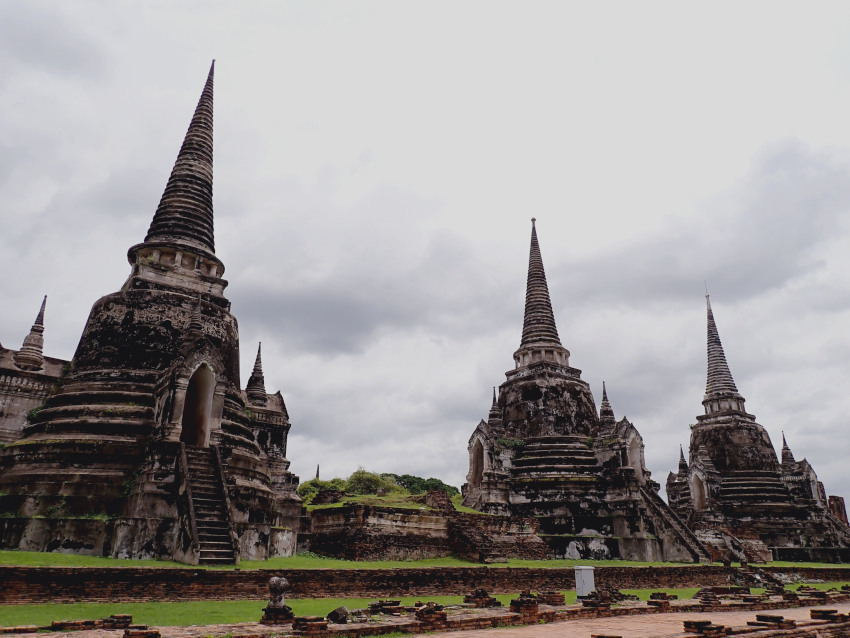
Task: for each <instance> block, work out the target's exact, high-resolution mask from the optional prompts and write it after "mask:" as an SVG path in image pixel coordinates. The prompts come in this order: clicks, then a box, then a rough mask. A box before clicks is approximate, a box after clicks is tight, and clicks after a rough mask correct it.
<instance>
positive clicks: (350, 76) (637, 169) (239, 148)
mask: <svg viewBox="0 0 850 638" xmlns="http://www.w3.org/2000/svg"><path fill="white" fill-rule="evenodd" d="M848 31H850V4H848V3H846V2H834V3H828V2H806V3H802V2H791V3H789V2H777V1H776V0H771V1H769V2H752V1H750V2H711V3H695V2H687V3H686V2H679V1H676V2H649V1H644V2H632V1H629V2H604V3H591V2H564V1H559V2H552V3H544V2H530V3H520V2H515V3H499V2H494V1H492V0H487V1H484V2H435V1H430V2H419V3H414V2H397V1H391V2H385V3H384V2H357V3H353V2H313V1H311V2H279V1H275V2H246V3H239V4H238V8H237V4H236V3H232V2H211V1H209V0H204V1H203V2H201V1H197V2H173V1H171V0H168V1H165V0H163V1H159V2H156V1H146V2H121V3H117V2H107V1H102V2H95V1H92V0H75V1H74V2H65V1H59V0H57V1H55V2H38V1H33V0H26V1H18V0H4V1H3V2H0V215H2V217H0V219H2V227H0V272H2V273H3V275H2V276H0V342H2V344H3V345H4V346H5V347H10V348H19V347H20V344H21V342H22V340H23V338H24V336H25V335H26V334H27V331H28V330H29V327H30V325H31V324H32V321H33V319H34V317H35V314H36V312H37V310H38V306H39V303H40V301H41V296H42V295H43V294H47V295H49V300H48V306H47V317H46V324H47V331H46V335H45V350H46V354H49V355H51V356H55V357H60V358H71V356H72V355H73V353H74V349H75V348H76V345H77V342H78V340H79V337H80V334H81V333H82V329H83V326H84V325H85V321H86V318H87V315H88V312H89V309H90V308H91V306H92V304H93V303H94V302H95V301H96V300H97V299H98V298H99V297H101V296H103V295H106V294H109V293H112V292H114V291H116V290H118V289H119V288H120V286H121V284H122V283H123V282H124V280H125V279H126V277H127V274H128V273H129V265H128V264H127V261H126V251H127V248H129V247H130V246H131V245H133V244H135V243H138V242H139V241H141V240H142V239H143V238H144V235H145V232H146V230H147V227H148V225H149V223H150V220H151V217H152V215H153V213H154V211H155V209H156V205H157V203H158V201H159V197H160V195H161V193H162V189H163V187H164V186H165V182H166V179H167V177H168V174H169V172H170V170H171V167H172V165H173V162H174V159H175V157H176V154H177V151H178V149H179V147H180V144H181V142H182V139H183V135H184V133H185V130H186V127H187V126H188V123H189V120H190V118H191V115H192V112H193V109H194V107H195V104H196V102H197V99H198V97H199V95H200V92H201V89H202V88H203V84H204V80H205V78H206V73H207V70H208V68H209V63H210V60H211V59H212V58H215V59H216V76H215V215H216V249H217V255H218V256H219V257H220V258H221V259H222V261H223V262H224V264H225V266H226V268H227V271H226V273H225V278H226V279H228V280H229V282H230V286H229V288H228V289H227V291H226V292H227V296H228V298H229V299H230V300H231V301H232V302H233V312H234V314H235V315H236V317H237V319H238V320H239V324H240V330H241V344H242V352H241V355H242V384H243V385H244V384H245V382H246V381H247V377H248V375H249V374H250V370H251V364H252V362H253V358H254V355H255V353H256V345H257V342H258V341H262V342H263V359H264V367H265V377H266V386H267V389H268V390H269V391H275V390H277V389H280V390H281V391H282V393H283V396H284V398H285V400H286V403H287V406H288V408H289V412H290V416H291V419H292V431H291V435H290V443H289V454H288V456H289V458H290V460H291V461H292V469H293V471H295V472H296V473H297V474H300V475H301V476H302V478H304V479H308V478H311V477H312V476H313V475H314V473H315V470H316V464H321V466H322V476H323V478H331V477H333V476H336V475H340V476H347V475H348V474H349V473H351V472H352V471H353V470H355V469H356V468H357V467H358V466H363V467H365V468H366V469H369V470H374V471H378V472H396V473H413V474H419V475H422V476H426V477H427V476H436V477H438V478H441V479H442V480H444V481H446V482H448V483H451V484H454V485H458V486H459V485H460V484H461V483H463V481H464V480H465V475H466V472H467V469H468V458H467V452H466V445H467V441H468V438H469V436H470V434H471V433H472V431H473V429H474V428H475V425H476V423H477V422H478V420H479V419H481V418H486V416H487V411H488V408H489V405H490V396H491V391H492V390H491V388H492V386H494V385H498V384H500V383H501V382H503V381H504V372H505V371H506V370H509V369H510V368H511V367H512V366H513V360H512V357H511V355H512V353H513V351H514V350H515V349H516V347H517V346H518V345H519V340H520V334H521V328H522V316H523V300H524V294H525V274H526V268H527V260H528V242H529V233H530V222H529V218H530V217H532V216H534V217H536V218H537V220H538V223H537V226H538V233H539V237H540V245H541V250H542V253H543V261H544V264H545V267H546V272H547V276H548V279H549V285H550V291H551V295H552V301H553V305H554V309H555V318H556V321H557V323H558V328H559V331H560V334H561V338H562V341H563V343H564V345H565V346H566V347H567V348H568V349H569V350H570V351H571V352H572V357H571V363H572V365H574V366H575V367H577V368H580V369H581V370H583V373H582V376H583V378H584V379H585V380H587V381H588V382H589V383H590V384H591V387H592V388H593V392H594V395H595V396H596V397H597V399H598V398H599V397H600V396H601V386H602V380H603V379H604V380H606V381H607V383H608V391H609V398H610V399H611V402H612V404H613V408H614V411H615V413H616V415H617V417H618V418H619V417H622V416H623V415H624V414H625V415H627V416H628V417H629V419H630V420H632V421H633V422H634V423H635V425H636V426H637V428H638V429H639V430H640V432H641V433H642V435H643V437H644V441H645V444H646V460H647V464H648V466H649V469H650V470H651V471H652V472H653V476H654V478H656V479H658V480H659V481H660V482H661V483H662V484H663V483H664V481H665V479H666V476H667V472H668V471H670V470H673V469H675V468H676V462H677V458H678V449H679V448H678V446H679V444H680V443H683V444H685V446H686V448H687V442H688V438H689V429H688V425H689V424H691V423H693V422H694V421H695V416H696V415H697V414H700V413H702V405H701V403H700V402H701V400H702V396H703V392H704V389H705V305H704V299H703V295H704V283H703V282H704V281H705V282H708V287H709V290H710V292H711V294H712V305H713V307H714V311H715V316H716V319H717V323H718V327H719V330H720V335H721V338H722V340H723V345H724V347H725V349H726V353H727V357H728V360H729V365H730V368H731V370H732V374H733V376H734V377H735V380H736V382H737V385H738V388H739V390H740V391H741V393H742V394H743V395H744V396H745V397H746V398H747V408H748V410H749V411H750V412H752V413H754V414H755V415H756V416H757V418H758V421H759V422H760V423H761V424H762V425H764V426H765V427H766V428H767V430H768V432H769V433H770V435H771V437H772V438H773V443H774V446H776V447H777V449H778V448H779V447H780V446H781V432H782V431H783V430H784V431H785V434H786V436H787V438H788V442H789V444H790V445H791V448H792V450H793V451H794V453H795V455H796V457H797V458H798V459H801V458H803V457H806V458H808V460H809V461H810V462H811V463H812V464H813V466H814V467H815V470H816V471H817V473H818V476H819V477H820V479H821V480H822V481H823V482H824V483H825V485H826V489H827V492H828V493H833V494H835V493H837V494H843V495H845V496H846V497H850V474H848V473H847V471H846V466H847V458H848V455H850V440H848V436H847V431H848V420H850V392H848V382H850V331H848V326H850V276H848V271H850V254H848V250H847V246H848V241H850V125H848V118H850V37H848V36H849V35H850V34H848Z"/></svg>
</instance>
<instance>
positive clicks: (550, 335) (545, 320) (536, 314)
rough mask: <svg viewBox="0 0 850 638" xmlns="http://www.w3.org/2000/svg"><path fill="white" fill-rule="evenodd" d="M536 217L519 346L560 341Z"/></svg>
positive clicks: (532, 234) (529, 257)
mask: <svg viewBox="0 0 850 638" xmlns="http://www.w3.org/2000/svg"><path fill="white" fill-rule="evenodd" d="M535 221H536V220H535V218H533V217H532V218H531V249H530V251H529V255H528V282H527V284H526V289H525V320H524V322H523V325H522V342H521V343H520V348H522V347H524V346H528V345H532V344H537V343H547V344H549V343H551V344H557V345H559V346H560V345H561V340H560V338H559V337H558V328H557V326H555V315H554V313H553V312H552V301H551V300H550V298H549V286H548V285H547V284H546V272H545V271H544V270H543V258H542V257H541V255H540V245H539V244H538V243H537V228H536V227H535V224H534V223H535Z"/></svg>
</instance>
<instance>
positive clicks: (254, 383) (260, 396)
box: [245, 341, 266, 405]
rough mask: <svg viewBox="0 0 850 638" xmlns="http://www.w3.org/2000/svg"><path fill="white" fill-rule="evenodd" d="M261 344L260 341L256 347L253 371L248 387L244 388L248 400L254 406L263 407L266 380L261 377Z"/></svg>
mask: <svg viewBox="0 0 850 638" xmlns="http://www.w3.org/2000/svg"><path fill="white" fill-rule="evenodd" d="M262 350H263V343H262V341H261V342H260V344H259V345H258V346H257V358H256V359H255V360H254V371H253V372H251V376H250V378H249V379H248V385H247V387H246V388H245V394H247V395H248V400H249V401H250V402H251V403H253V404H255V405H265V403H266V380H265V377H263V359H262Z"/></svg>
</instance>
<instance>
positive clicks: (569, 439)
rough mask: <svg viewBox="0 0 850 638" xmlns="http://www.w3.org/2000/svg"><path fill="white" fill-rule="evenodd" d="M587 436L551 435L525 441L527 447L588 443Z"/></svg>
mask: <svg viewBox="0 0 850 638" xmlns="http://www.w3.org/2000/svg"><path fill="white" fill-rule="evenodd" d="M586 442H587V435H583V434H550V435H547V436H530V437H528V438H527V439H525V444H526V445H534V444H540V443H542V444H547V445H548V444H550V443H564V444H567V443H586Z"/></svg>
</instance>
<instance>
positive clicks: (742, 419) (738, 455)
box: [667, 295, 850, 562]
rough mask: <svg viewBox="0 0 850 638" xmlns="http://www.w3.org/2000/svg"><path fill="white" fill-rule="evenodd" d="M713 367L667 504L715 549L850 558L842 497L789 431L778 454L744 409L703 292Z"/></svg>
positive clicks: (747, 554) (754, 556)
mask: <svg viewBox="0 0 850 638" xmlns="http://www.w3.org/2000/svg"><path fill="white" fill-rule="evenodd" d="M706 309H707V323H708V344H707V350H708V372H707V380H706V386H705V396H704V398H703V400H702V404H703V407H704V411H705V413H704V414H701V415H699V416H698V417H697V422H696V423H695V424H694V425H692V426H691V440H690V453H689V460H687V461H686V460H685V456H684V452H682V451H681V450H680V459H679V469H678V472H676V473H673V472H671V473H670V475H669V476H668V477H667V496H668V499H669V503H670V506H671V507H672V508H673V509H674V510H675V511H676V512H677V513H678V514H679V516H680V517H681V518H682V519H683V520H684V521H686V522H687V524H688V526H689V527H690V528H691V529H692V530H694V531H695V532H696V533H697V535H698V536H699V537H700V539H701V540H703V541H704V542H705V543H707V544H708V545H709V546H710V547H711V548H712V550H713V553H714V554H715V555H716V556H726V557H734V558H736V559H744V558H746V559H749V560H753V561H764V560H771V559H775V560H818V561H824V562H838V561H842V562H843V561H846V560H848V559H850V550H848V548H850V527H848V525H847V514H846V511H845V510H844V501H843V499H841V498H840V497H836V496H830V497H829V499H827V497H826V493H825V491H824V487H823V484H822V483H821V482H820V481H818V477H817V475H816V474H815V471H814V468H812V466H811V465H810V464H809V463H808V461H806V460H805V459H803V460H802V461H796V460H795V459H794V455H793V454H792V453H791V450H790V448H789V447H788V444H787V443H786V442H785V437H784V436H783V437H782V459H781V462H780V461H779V460H778V459H777V456H776V452H775V450H774V448H773V444H772V443H771V441H770V436H769V435H768V433H767V430H765V429H764V427H762V426H761V425H759V424H758V423H757V422H756V418H755V416H753V415H752V414H749V413H748V412H747V411H746V409H745V400H744V397H743V396H742V395H741V394H740V393H739V392H738V388H737V386H736V385H735V381H734V380H733V379H732V374H731V372H730V371H729V365H728V364H727V362H726V354H725V353H724V351H723V345H722V344H721V343H720V334H719V333H718V331H717V324H716V322H715V320H714V314H713V312H712V310H711V302H710V300H709V298H708V295H706Z"/></svg>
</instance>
